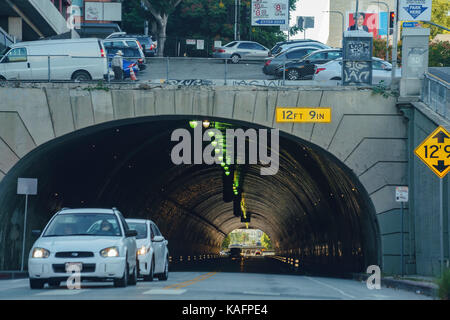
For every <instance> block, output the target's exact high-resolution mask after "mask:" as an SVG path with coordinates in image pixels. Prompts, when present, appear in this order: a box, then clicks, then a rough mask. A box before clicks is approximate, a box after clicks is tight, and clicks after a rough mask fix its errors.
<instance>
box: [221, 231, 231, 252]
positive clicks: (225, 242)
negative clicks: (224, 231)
mask: <svg viewBox="0 0 450 320" xmlns="http://www.w3.org/2000/svg"><path fill="white" fill-rule="evenodd" d="M230 243H231V236H230V235H229V234H228V235H227V236H226V237H225V239H223V242H222V249H228V246H229V245H230Z"/></svg>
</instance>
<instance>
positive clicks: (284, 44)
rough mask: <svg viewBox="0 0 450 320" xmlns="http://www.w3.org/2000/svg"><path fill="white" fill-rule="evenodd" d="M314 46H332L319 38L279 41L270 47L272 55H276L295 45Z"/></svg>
mask: <svg viewBox="0 0 450 320" xmlns="http://www.w3.org/2000/svg"><path fill="white" fill-rule="evenodd" d="M302 46H303V47H314V48H317V49H329V48H330V47H329V46H327V45H326V44H323V43H322V42H320V41H317V40H310V39H299V40H289V41H281V42H277V43H276V44H275V46H274V47H273V48H272V49H270V56H276V55H277V54H279V53H281V52H283V51H286V50H289V49H291V48H295V47H302Z"/></svg>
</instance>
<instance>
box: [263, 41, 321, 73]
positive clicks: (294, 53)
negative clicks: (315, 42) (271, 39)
mask: <svg viewBox="0 0 450 320" xmlns="http://www.w3.org/2000/svg"><path fill="white" fill-rule="evenodd" d="M316 50H317V48H314V47H299V48H292V49H291V50H287V51H284V52H281V53H279V54H277V55H276V56H275V57H271V58H266V61H265V63H264V66H263V73H264V74H266V75H277V71H278V69H279V68H283V66H285V65H286V64H287V63H289V62H294V61H298V60H301V59H303V58H304V57H305V56H307V55H309V54H310V53H311V52H314V51H316ZM282 76H283V75H282Z"/></svg>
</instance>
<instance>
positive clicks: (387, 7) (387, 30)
mask: <svg viewBox="0 0 450 320" xmlns="http://www.w3.org/2000/svg"><path fill="white" fill-rule="evenodd" d="M371 3H376V4H378V6H379V5H380V4H383V5H385V6H386V10H387V24H386V61H389V21H390V19H389V12H390V10H389V5H388V4H387V3H386V2H383V1H372V2H371Z"/></svg>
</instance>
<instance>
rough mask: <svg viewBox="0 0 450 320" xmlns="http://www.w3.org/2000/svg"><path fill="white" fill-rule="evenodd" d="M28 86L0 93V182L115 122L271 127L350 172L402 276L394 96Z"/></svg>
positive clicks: (399, 132) (388, 266)
mask: <svg viewBox="0 0 450 320" xmlns="http://www.w3.org/2000/svg"><path fill="white" fill-rule="evenodd" d="M23 86H26V85H23ZM29 86H35V87H34V88H32V87H4V88H0V101H1V103H0V181H1V179H2V178H3V177H4V176H5V175H6V174H8V171H9V170H10V169H11V168H12V167H13V166H14V165H15V164H16V163H17V162H18V161H19V160H20V159H21V158H22V157H24V156H25V155H26V154H27V153H29V152H30V151H32V150H33V149H34V148H36V147H37V146H39V145H41V144H43V143H46V142H51V140H52V139H54V138H56V137H60V136H62V135H65V134H67V133H70V132H73V131H75V130H79V129H82V128H85V127H89V126H94V125H96V124H100V123H104V122H108V121H113V120H119V119H125V118H137V117H145V116H155V115H188V116H201V117H207V116H209V117H212V116H215V117H221V118H224V119H230V120H231V119H233V120H240V121H246V122H249V123H255V124H258V125H263V126H267V127H275V128H279V129H280V130H281V131H283V132H284V133H286V134H289V135H293V136H295V137H299V138H301V139H303V140H305V141H308V142H310V143H312V144H315V145H317V146H319V147H321V148H323V149H324V150H327V151H328V152H330V153H331V154H333V155H334V156H336V157H337V158H338V159H339V160H341V161H342V162H343V163H344V164H345V165H346V166H347V167H349V168H350V169H351V170H353V172H354V173H355V175H356V176H357V177H358V178H359V179H360V181H361V183H362V185H363V186H364V187H365V189H366V190H367V192H368V194H369V196H370V198H371V200H372V202H373V205H374V207H375V210H376V214H377V222H378V224H379V229H380V236H381V248H382V252H381V253H380V260H382V266H381V267H382V270H383V271H384V272H386V273H398V272H400V233H399V232H400V219H399V208H400V206H399V204H398V203H396V202H395V197H394V193H395V192H394V190H395V186H396V185H406V184H407V181H406V180H407V179H406V174H407V168H408V167H407V161H408V156H407V141H406V135H407V132H406V123H405V121H404V117H403V116H402V115H401V113H400V112H399V111H398V109H397V108H396V101H395V99H394V98H387V99H386V98H384V97H382V96H380V95H373V94H372V91H370V90H359V89H352V88H348V89H343V88H336V89H328V88H327V89H325V90H321V89H313V88H311V89H300V90H299V89H289V90H287V89H276V88H270V89H267V88H260V87H259V88H258V87H177V86H167V87H161V86H157V87H148V86H145V87H137V86H128V87H126V88H125V87H120V88H119V87H117V88H115V89H114V88H113V89H111V90H86V89H87V85H80V84H76V85H74V84H67V85H61V84H53V85H52V84H49V85H47V86H46V85H29ZM276 106H322V107H331V108H332V122H331V123H330V124H278V123H276V122H275V112H274V111H275V108H276ZM0 210H1V208H0ZM405 216H406V217H408V216H409V215H408V214H407V213H406V214H405ZM424 232H425V230H424ZM427 232H428V231H427ZM4 236H6V235H0V239H2V237H4Z"/></svg>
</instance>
